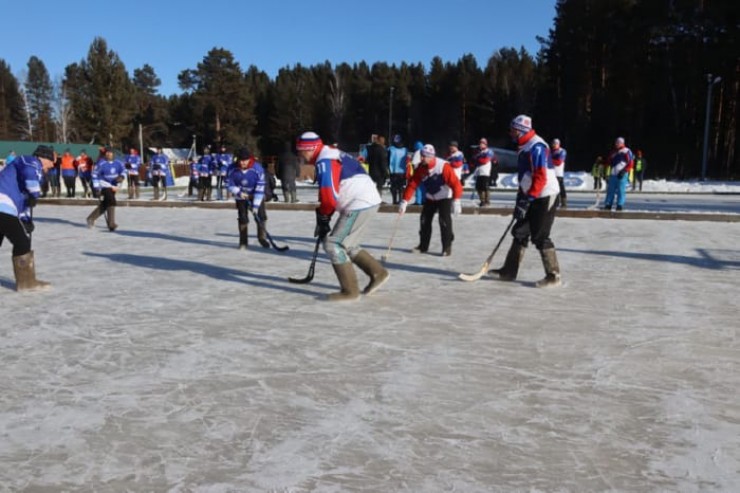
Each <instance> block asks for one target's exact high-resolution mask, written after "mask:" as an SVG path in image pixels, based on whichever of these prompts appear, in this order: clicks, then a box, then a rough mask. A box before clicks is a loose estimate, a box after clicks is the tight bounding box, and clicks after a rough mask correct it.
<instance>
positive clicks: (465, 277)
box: [457, 262, 489, 282]
mask: <svg viewBox="0 0 740 493" xmlns="http://www.w3.org/2000/svg"><path fill="white" fill-rule="evenodd" d="M488 266H489V262H486V263H485V264H483V267H481V269H480V270H479V271H478V272H476V273H475V274H460V275H458V276H457V277H458V279H461V280H463V281H465V282H473V281H477V280H478V279H480V278H481V277H483V276H485V275H486V272H488Z"/></svg>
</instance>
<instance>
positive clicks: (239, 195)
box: [227, 147, 270, 250]
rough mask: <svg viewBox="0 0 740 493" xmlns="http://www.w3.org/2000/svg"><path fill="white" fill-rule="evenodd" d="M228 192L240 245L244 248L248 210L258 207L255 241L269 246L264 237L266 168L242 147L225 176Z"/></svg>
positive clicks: (263, 245) (265, 246) (255, 209)
mask: <svg viewBox="0 0 740 493" xmlns="http://www.w3.org/2000/svg"><path fill="white" fill-rule="evenodd" d="M227 187H228V191H229V193H231V195H232V196H233V197H234V200H235V201H236V210H237V223H238V225H239V249H240V250H246V249H247V225H248V224H249V213H250V212H254V211H257V218H258V219H259V220H258V221H257V241H259V243H260V245H262V247H263V248H270V242H269V241H267V232H266V230H265V222H266V221H267V212H266V211H265V202H264V199H265V168H264V167H262V163H260V162H258V161H257V160H255V158H254V156H253V155H252V153H251V152H250V150H249V149H248V148H246V147H242V148H241V149H239V151H238V152H237V154H236V166H234V167H233V168H232V169H231V172H230V173H229V176H228V177H227Z"/></svg>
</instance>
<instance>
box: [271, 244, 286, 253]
mask: <svg viewBox="0 0 740 493" xmlns="http://www.w3.org/2000/svg"><path fill="white" fill-rule="evenodd" d="M273 248H275V250H277V251H278V252H285V251H287V250H290V247H289V246H288V245H283V246H277V245H273Z"/></svg>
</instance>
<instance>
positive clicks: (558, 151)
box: [550, 139, 568, 209]
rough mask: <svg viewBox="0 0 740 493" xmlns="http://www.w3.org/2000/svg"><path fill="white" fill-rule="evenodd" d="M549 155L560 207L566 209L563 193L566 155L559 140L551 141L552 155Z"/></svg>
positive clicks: (566, 204)
mask: <svg viewBox="0 0 740 493" xmlns="http://www.w3.org/2000/svg"><path fill="white" fill-rule="evenodd" d="M550 155H551V159H552V166H553V168H554V169H555V178H557V180H558V185H559V186H560V207H562V208H563V209H566V208H567V207H568V194H567V193H566V192H565V158H566V156H567V155H568V153H567V151H566V150H565V149H563V148H562V147H560V139H553V140H552V153H551V154H550Z"/></svg>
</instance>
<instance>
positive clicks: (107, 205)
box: [87, 149, 128, 231]
mask: <svg viewBox="0 0 740 493" xmlns="http://www.w3.org/2000/svg"><path fill="white" fill-rule="evenodd" d="M127 174H128V173H126V167H125V166H124V165H123V163H122V162H121V161H119V160H118V159H116V158H115V157H114V155H113V149H106V151H105V157H104V158H103V159H101V160H100V161H98V163H97V164H96V165H95V167H94V168H93V172H92V186H93V190H94V191H95V196H96V197H99V198H100V204H98V206H97V207H95V209H93V211H92V212H91V213H90V215H89V216H87V227H88V228H92V227H93V226H94V225H95V221H96V220H97V219H98V218H99V217H100V216H102V215H103V214H105V222H106V224H107V226H108V230H109V231H115V230H116V228H118V224H116V192H117V191H118V187H119V186H120V184H121V183H122V182H123V181H124V180H125V179H126V175H127Z"/></svg>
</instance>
